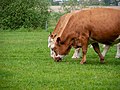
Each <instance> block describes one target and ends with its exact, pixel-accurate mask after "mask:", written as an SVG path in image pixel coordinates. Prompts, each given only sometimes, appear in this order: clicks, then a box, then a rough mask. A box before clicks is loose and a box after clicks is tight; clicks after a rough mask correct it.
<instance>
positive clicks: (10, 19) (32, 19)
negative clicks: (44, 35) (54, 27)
mask: <svg viewBox="0 0 120 90" xmlns="http://www.w3.org/2000/svg"><path fill="white" fill-rule="evenodd" d="M48 6H49V4H48V2H47V0H1V2H0V12H1V14H0V17H1V18H0V21H1V23H0V28H3V29H8V28H11V29H16V28H20V27H25V28H29V27H32V28H37V27H42V28H44V27H45V22H46V20H47V19H48V16H49V12H48Z"/></svg>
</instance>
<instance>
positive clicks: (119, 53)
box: [115, 43, 120, 58]
mask: <svg viewBox="0 0 120 90" xmlns="http://www.w3.org/2000/svg"><path fill="white" fill-rule="evenodd" d="M115 58H120V43H118V44H117V53H116V56H115Z"/></svg>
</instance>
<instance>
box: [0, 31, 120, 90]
mask: <svg viewBox="0 0 120 90" xmlns="http://www.w3.org/2000/svg"><path fill="white" fill-rule="evenodd" d="M48 35H49V32H46V31H32V32H16V31H10V32H9V31H1V32H0V90H120V59H115V58H114V57H115V54H116V47H115V46H113V47H111V48H110V50H109V52H108V53H107V55H106V57H105V63H104V64H101V63H100V61H99V58H98V55H97V54H96V53H95V52H94V50H93V49H92V48H89V49H88V52H87V63H86V64H84V65H80V60H81V58H80V59H78V60H75V59H72V58H71V57H72V54H73V51H74V50H73V49H72V50H71V52H70V54H69V55H68V56H66V57H65V58H64V60H63V61H62V62H54V60H53V59H52V58H51V57H50V51H49V48H48V47H47V38H48ZM101 50H102V47H101Z"/></svg>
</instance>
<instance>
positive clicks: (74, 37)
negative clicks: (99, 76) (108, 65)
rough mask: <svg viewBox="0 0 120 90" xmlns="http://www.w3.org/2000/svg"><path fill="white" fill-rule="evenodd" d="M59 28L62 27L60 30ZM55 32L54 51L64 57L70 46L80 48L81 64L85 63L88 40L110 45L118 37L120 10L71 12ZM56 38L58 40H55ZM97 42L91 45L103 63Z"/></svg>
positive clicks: (119, 31) (99, 9) (101, 9)
mask: <svg viewBox="0 0 120 90" xmlns="http://www.w3.org/2000/svg"><path fill="white" fill-rule="evenodd" d="M59 26H61V27H62V28H61V30H59ZM55 30H59V32H57V36H56V37H55V38H54V39H55V42H56V44H55V49H54V51H55V52H56V53H58V52H59V54H60V55H65V54H68V52H69V51H70V49H71V47H72V46H74V47H75V46H76V47H77V46H80V47H82V52H83V57H82V61H81V64H83V63H84V62H86V52H87V46H88V43H89V39H92V40H95V41H97V42H99V43H103V44H108V45H110V44H111V43H112V42H114V40H115V39H116V38H117V37H118V36H119V35H120V10H115V9H107V8H97V9H91V10H83V11H78V12H73V13H70V14H68V16H67V15H66V19H64V23H63V24H60V23H59V22H58V24H57V26H56V28H55ZM58 37H59V40H57V38H58ZM58 42H59V43H58ZM97 42H96V43H95V42H94V43H92V45H93V48H94V50H95V51H96V52H97V53H98V55H99V57H100V60H101V61H103V60H104V58H103V56H102V55H101V53H100V50H99V46H98V43H97Z"/></svg>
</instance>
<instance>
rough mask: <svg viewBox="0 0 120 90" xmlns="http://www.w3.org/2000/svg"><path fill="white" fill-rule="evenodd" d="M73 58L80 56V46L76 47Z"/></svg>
mask: <svg viewBox="0 0 120 90" xmlns="http://www.w3.org/2000/svg"><path fill="white" fill-rule="evenodd" d="M72 58H80V48H77V49H75V52H74V54H73V56H72Z"/></svg>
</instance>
